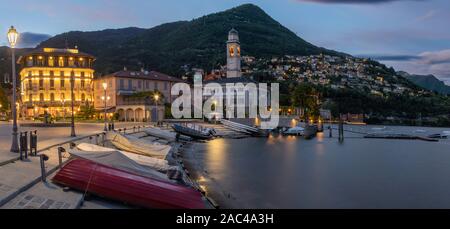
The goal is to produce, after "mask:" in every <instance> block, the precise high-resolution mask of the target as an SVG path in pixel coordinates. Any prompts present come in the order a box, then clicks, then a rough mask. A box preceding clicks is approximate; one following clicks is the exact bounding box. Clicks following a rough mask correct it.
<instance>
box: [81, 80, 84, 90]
mask: <svg viewBox="0 0 450 229" xmlns="http://www.w3.org/2000/svg"><path fill="white" fill-rule="evenodd" d="M81 89H84V80H81Z"/></svg>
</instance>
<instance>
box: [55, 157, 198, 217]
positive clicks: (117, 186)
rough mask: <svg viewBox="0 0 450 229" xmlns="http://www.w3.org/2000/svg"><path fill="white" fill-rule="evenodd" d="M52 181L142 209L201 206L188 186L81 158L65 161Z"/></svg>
mask: <svg viewBox="0 0 450 229" xmlns="http://www.w3.org/2000/svg"><path fill="white" fill-rule="evenodd" d="M53 182H55V183H58V184H60V185H64V186H67V187H70V188H73V189H76V190H80V191H83V192H89V193H92V194H95V195H98V196H100V197H104V198H109V199H113V200H118V201H122V202H124V203H127V204H131V205H135V206H139V207H144V208H163V209H170V208H171V209H200V208H205V204H204V201H203V198H202V196H201V194H200V192H198V191H196V190H194V189H192V188H189V187H184V186H181V185H177V184H172V183H169V182H165V181H160V180H157V179H152V178H149V177H145V176H141V175H137V174H135V173H130V172H127V171H123V170H120V169H116V168H112V167H109V166H105V165H102V164H99V163H95V162H92V161H89V160H84V159H74V160H71V161H69V162H68V163H67V164H66V165H64V166H63V167H62V168H61V170H60V171H58V173H57V174H56V175H55V176H54V177H53Z"/></svg>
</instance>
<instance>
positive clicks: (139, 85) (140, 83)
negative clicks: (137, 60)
mask: <svg viewBox="0 0 450 229" xmlns="http://www.w3.org/2000/svg"><path fill="white" fill-rule="evenodd" d="M138 88H139V89H141V88H142V81H140V80H139V81H138Z"/></svg>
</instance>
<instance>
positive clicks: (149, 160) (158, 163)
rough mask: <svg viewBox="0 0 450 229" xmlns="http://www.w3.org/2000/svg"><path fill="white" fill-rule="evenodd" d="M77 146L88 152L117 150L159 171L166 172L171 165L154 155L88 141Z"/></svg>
mask: <svg viewBox="0 0 450 229" xmlns="http://www.w3.org/2000/svg"><path fill="white" fill-rule="evenodd" d="M77 148H78V149H79V150H82V151H88V152H112V151H118V152H120V153H122V154H123V155H125V156H126V157H128V158H130V159H131V160H133V161H135V162H137V163H139V164H141V165H145V166H148V167H151V168H154V169H156V170H158V171H161V172H167V170H168V169H169V168H170V167H171V166H170V165H169V164H168V163H167V161H166V160H163V159H159V158H154V157H147V156H143V155H139V154H135V153H129V152H126V151H121V150H116V149H112V148H107V147H102V146H98V145H94V144H89V143H81V144H78V145H77Z"/></svg>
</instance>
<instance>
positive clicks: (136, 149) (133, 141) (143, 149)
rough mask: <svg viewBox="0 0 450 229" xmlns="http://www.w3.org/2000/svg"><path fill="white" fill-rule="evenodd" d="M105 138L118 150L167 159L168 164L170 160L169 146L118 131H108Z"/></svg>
mask: <svg viewBox="0 0 450 229" xmlns="http://www.w3.org/2000/svg"><path fill="white" fill-rule="evenodd" d="M106 139H107V140H109V141H111V143H112V144H113V145H114V146H115V147H117V148H118V149H120V150H124V151H127V152H130V153H136V154H141V155H145V156H150V157H154V158H159V159H164V160H167V161H169V164H170V163H171V161H172V160H171V157H170V155H169V153H170V149H171V147H170V146H168V145H161V144H154V143H152V142H149V141H145V140H143V139H139V138H137V137H134V136H130V135H127V136H124V135H122V134H120V133H118V132H108V133H107V134H106Z"/></svg>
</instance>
